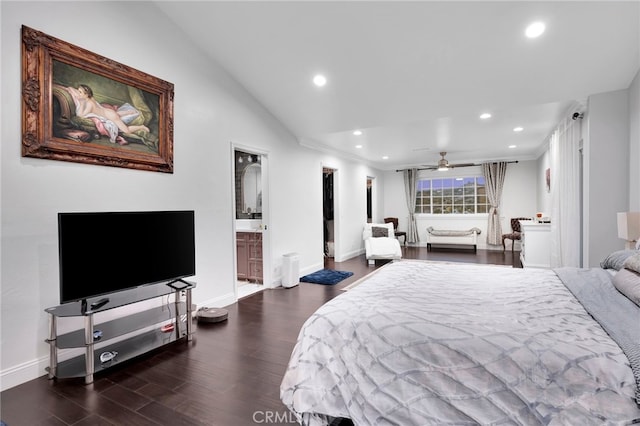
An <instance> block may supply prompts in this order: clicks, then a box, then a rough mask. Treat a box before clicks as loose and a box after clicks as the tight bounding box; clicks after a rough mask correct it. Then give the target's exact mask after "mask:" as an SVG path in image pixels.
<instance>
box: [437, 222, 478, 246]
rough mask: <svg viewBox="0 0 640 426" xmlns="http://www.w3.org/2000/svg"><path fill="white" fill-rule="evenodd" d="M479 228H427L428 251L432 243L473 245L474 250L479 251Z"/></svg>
mask: <svg viewBox="0 0 640 426" xmlns="http://www.w3.org/2000/svg"><path fill="white" fill-rule="evenodd" d="M480 232H481V231H480V229H479V228H471V229H468V230H443V229H434V228H433V226H430V227H428V228H427V251H429V250H431V244H456V245H458V244H464V245H472V246H473V251H474V252H475V251H477V247H478V235H480Z"/></svg>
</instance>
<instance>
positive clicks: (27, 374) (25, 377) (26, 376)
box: [0, 356, 49, 392]
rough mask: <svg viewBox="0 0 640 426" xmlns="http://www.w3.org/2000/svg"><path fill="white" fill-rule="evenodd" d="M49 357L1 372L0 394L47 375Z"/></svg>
mask: <svg viewBox="0 0 640 426" xmlns="http://www.w3.org/2000/svg"><path fill="white" fill-rule="evenodd" d="M48 366H49V356H45V357H42V358H39V359H35V360H32V361H27V362H23V363H22V364H18V365H16V366H13V367H11V368H8V369H6V370H3V371H2V372H0V392H4V391H5V390H7V389H11V388H12V387H15V386H18V385H21V384H23V383H26V382H28V381H30V380H33V379H37V378H38V377H40V376H44V375H46V374H47V372H46V370H45V368H46V367H48Z"/></svg>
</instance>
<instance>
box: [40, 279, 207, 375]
mask: <svg viewBox="0 0 640 426" xmlns="http://www.w3.org/2000/svg"><path fill="white" fill-rule="evenodd" d="M183 283H184V286H182V287H181V288H179V289H176V288H174V287H171V286H169V284H168V283H160V284H153V285H148V286H142V287H137V288H135V289H130V290H125V291H121V292H118V293H112V294H109V295H106V296H105V297H96V298H92V299H87V300H86V301H83V302H73V303H65V304H62V305H59V306H54V307H51V308H48V309H45V312H47V314H48V315H49V338H48V339H47V340H46V342H47V343H48V344H49V367H48V368H47V371H48V373H49V378H50V379H53V378H71V377H84V378H85V383H87V384H89V383H92V382H93V374H94V373H97V372H100V371H103V370H105V369H107V368H109V367H111V366H114V365H116V364H119V363H120V362H123V361H126V360H128V359H131V358H134V357H136V356H139V355H142V354H144V353H146V352H149V351H151V350H153V349H156V348H159V347H161V346H163V345H166V344H169V343H171V342H175V341H177V340H180V339H186V341H187V342H188V341H191V340H192V339H193V328H192V321H191V315H192V308H191V306H192V305H191V290H192V289H193V288H194V287H195V286H196V285H195V283H192V282H187V281H183ZM169 295H173V296H174V297H173V299H174V300H173V302H171V303H170V304H164V305H162V306H157V307H152V308H150V309H146V310H144V311H141V312H136V313H133V314H130V315H126V316H122V317H119V318H116V319H112V320H109V321H104V322H100V323H97V324H96V323H94V319H95V318H94V315H95V314H96V313H99V312H104V311H108V310H111V309H114V308H119V307H123V306H127V305H131V304H134V303H139V302H142V301H145V300H150V299H154V298H157V297H164V296H167V297H168V296H169ZM183 296H185V299H186V300H185V301H184V302H183V301H182V297H183ZM105 298H108V301H107V302H106V303H104V304H103V305H102V306H100V307H99V308H96V309H95V310H91V309H87V307H90V306H91V304H92V303H96V302H97V301H102V302H104V300H103V299H105ZM64 317H84V327H83V328H82V329H78V330H74V331H71V332H69V333H64V334H61V335H58V334H57V333H58V330H57V328H58V324H57V323H58V320H59V319H60V318H64ZM161 325H171V326H173V328H172V329H170V330H166V331H165V330H163V329H162V327H161ZM136 331H140V333H138V334H135V335H134V336H133V337H126V336H125V335H127V334H129V333H134V332H136ZM96 332H98V333H99V336H97V337H96V336H94V333H96ZM121 336H124V337H123V338H122V340H119V341H115V340H114V339H115V338H117V337H121ZM72 348H84V349H85V351H84V352H85V353H84V354H82V355H78V356H75V357H73V358H71V359H68V360H65V361H61V362H58V350H59V349H72ZM108 352H115V353H117V354H116V355H115V357H114V358H113V359H111V360H109V361H106V362H101V361H100V355H101V354H103V353H108Z"/></svg>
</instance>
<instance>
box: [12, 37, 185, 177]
mask: <svg viewBox="0 0 640 426" xmlns="http://www.w3.org/2000/svg"><path fill="white" fill-rule="evenodd" d="M173 96H174V88H173V84H172V83H169V82H166V81H164V80H161V79H159V78H156V77H153V76H150V75H148V74H145V73H143V72H141V71H138V70H136V69H133V68H131V67H128V66H126V65H123V64H120V63H118V62H116V61H113V60H111V59H108V58H105V57H102V56H100V55H97V54H95V53H92V52H89V51H88V50H85V49H83V48H81V47H78V46H75V45H73V44H69V43H66V42H64V41H62V40H59V39H57V38H55V37H52V36H49V35H47V34H44V33H42V32H40V31H37V30H34V29H32V28H29V27H26V26H23V27H22V156H23V157H36V158H45V159H51V160H61V161H73V162H78V163H88V164H97V165H104V166H113V167H125V168H132V169H140V170H150V171H158V172H165V173H173Z"/></svg>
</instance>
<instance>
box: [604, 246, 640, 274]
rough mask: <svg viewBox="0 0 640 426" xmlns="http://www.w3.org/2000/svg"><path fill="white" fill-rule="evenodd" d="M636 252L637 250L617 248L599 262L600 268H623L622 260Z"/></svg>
mask: <svg viewBox="0 0 640 426" xmlns="http://www.w3.org/2000/svg"><path fill="white" fill-rule="evenodd" d="M635 254H638V251H637V250H618V251H614V252H613V253H610V254H609V255H608V256H607V257H605V258H604V259H603V260H602V262H600V267H601V268H602V269H613V270H616V271H619V270H620V269H622V268H623V265H624V262H625V261H626V260H627V259H628V258H629V257H631V256H633V255H635Z"/></svg>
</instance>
